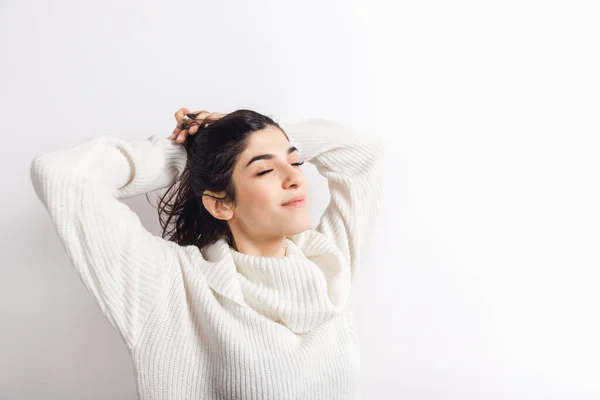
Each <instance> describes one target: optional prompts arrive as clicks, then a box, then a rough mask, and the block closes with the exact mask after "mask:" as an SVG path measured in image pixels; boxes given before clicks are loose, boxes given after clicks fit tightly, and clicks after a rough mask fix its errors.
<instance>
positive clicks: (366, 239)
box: [274, 117, 384, 283]
mask: <svg viewBox="0 0 600 400" xmlns="http://www.w3.org/2000/svg"><path fill="white" fill-rule="evenodd" d="M274 119H275V120H276V121H277V122H278V123H279V125H280V126H281V127H282V128H283V130H284V131H285V132H286V133H287V134H288V136H289V137H290V142H291V144H292V145H295V146H296V147H297V148H298V151H299V158H300V160H304V161H308V162H310V163H312V164H314V165H315V166H316V168H317V170H318V172H319V173H320V174H321V175H322V176H324V177H325V178H326V179H327V182H328V187H329V192H330V201H329V204H328V206H327V208H326V209H325V212H324V213H323V215H322V216H321V218H320V221H319V223H318V225H317V227H316V228H315V230H316V231H318V232H320V233H322V234H324V235H325V236H327V237H328V238H330V239H331V240H332V241H333V242H334V243H335V244H336V245H337V247H338V248H339V249H340V250H341V251H342V252H343V254H345V255H346V257H347V259H348V261H349V263H350V268H351V276H352V282H353V283H354V282H355V280H356V278H357V275H358V272H359V270H360V266H361V265H362V263H363V262H364V256H365V254H366V252H367V250H368V245H369V244H370V237H371V235H372V232H373V227H374V226H373V225H374V221H375V218H376V216H377V214H378V211H379V204H380V197H381V188H382V174H383V157H384V147H383V140H382V138H381V137H380V136H379V135H377V134H376V133H373V132H370V133H369V134H367V133H363V132H360V131H358V130H357V129H354V128H351V127H349V126H347V125H343V124H341V123H338V122H334V121H330V120H326V119H322V118H305V119H300V120H296V121H294V120H291V119H289V118H287V117H282V118H277V117H275V118H274Z"/></svg>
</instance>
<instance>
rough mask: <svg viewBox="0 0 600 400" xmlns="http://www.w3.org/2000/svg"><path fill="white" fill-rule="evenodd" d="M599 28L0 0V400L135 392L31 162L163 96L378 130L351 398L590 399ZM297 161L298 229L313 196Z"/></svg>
mask: <svg viewBox="0 0 600 400" xmlns="http://www.w3.org/2000/svg"><path fill="white" fill-rule="evenodd" d="M599 19H600V13H599V10H598V7H597V6H596V2H593V1H587V2H585V1H569V2H567V1H562V2H560V1H546V2H542V1H538V2H534V1H525V0H521V1H503V2H499V1H498V2H489V1H487V2H482V1H453V2H447V1H436V2H434V1H418V2H417V1H413V2H400V3H399V2H392V1H389V2H383V1H369V2H367V1H366V0H365V1H354V2H352V1H340V0H337V1H332V0H328V1H324V0H319V1H317V0H305V1H302V2H290V1H281V0H279V1H276V0H255V1H251V2H248V1H226V2H223V1H215V2H191V1H170V2H155V1H146V2H143V1H139V0H138V1H133V0H130V1H126V2H122V1H116V0H112V1H102V2H99V1H95V2H76V1H52V2H43V1H23V0H19V1H18V2H17V1H15V0H11V1H8V0H2V1H0V57H2V62H1V63H0V76H1V78H0V82H1V87H0V112H1V113H2V115H1V118H0V129H1V132H2V137H3V140H4V143H3V146H2V157H0V163H1V164H0V167H1V170H2V184H3V188H4V190H3V194H2V207H1V208H0V216H1V220H2V224H1V226H0V234H1V235H2V242H1V243H2V255H3V262H2V266H1V270H0V271H1V275H0V293H1V297H0V299H1V301H0V324H1V325H0V328H1V329H0V398H1V399H3V400H16V399H61V400H68V399H83V398H85V399H109V398H118V399H134V398H136V388H135V381H134V376H133V368H132V365H131V362H130V359H129V355H128V353H127V350H126V347H125V345H124V344H123V343H121V341H120V338H119V336H118V335H117V333H116V331H114V330H113V329H112V327H111V326H110V325H109V323H108V321H107V320H105V319H104V317H103V316H102V314H101V312H100V309H99V308H98V307H97V306H96V305H95V303H94V302H93V300H92V298H91V297H90V296H89V295H88V293H87V292H86V290H85V288H84V286H83V285H82V283H81V282H80V281H79V278H78V277H77V275H76V274H75V271H74V269H73V268H72V267H71V266H70V264H69V260H68V258H67V254H66V252H65V251H64V249H63V248H62V247H61V244H60V242H59V239H58V237H57V236H56V233H55V231H54V229H53V227H52V225H51V223H50V219H49V217H48V216H47V214H46V212H45V210H44V208H43V206H42V204H41V203H40V202H39V201H38V200H37V198H36V197H35V195H34V192H33V188H32V186H31V184H30V181H29V164H30V162H31V159H32V158H33V156H34V155H36V154H38V153H41V152H44V151H50V150H59V149H62V148H66V147H68V146H71V145H73V144H75V143H76V142H79V141H82V140H84V139H86V138H89V137H91V136H94V135H99V134H112V135H117V136H121V137H124V138H130V139H132V140H133V139H136V138H145V137H148V136H150V135H151V134H161V135H168V134H169V133H170V132H171V131H172V129H173V127H174V123H175V121H174V119H173V113H174V112H175V111H176V110H177V109H179V108H181V107H187V108H190V109H192V110H198V109H208V110H213V111H218V112H231V111H234V110H236V109H238V108H250V109H254V110H256V111H259V112H262V113H265V114H275V115H281V114H285V115H290V116H299V117H305V116H319V117H325V118H331V119H335V120H339V121H340V122H344V123H347V124H352V125H354V126H357V127H360V129H362V130H364V131H365V133H366V134H369V133H370V132H378V133H379V134H380V135H381V136H383V137H384V138H385V140H386V141H387V143H388V146H387V160H386V162H387V170H386V180H385V188H384V198H383V201H382V208H381V213H380V219H379V221H378V225H377V231H376V235H375V236H374V238H373V243H372V248H371V254H372V258H371V260H370V262H369V264H367V265H364V266H363V269H362V271H361V276H360V280H359V282H358V286H357V287H356V292H355V294H354V298H353V305H354V310H355V312H356V316H357V323H358V331H359V335H360V341H361V344H362V353H361V354H362V356H361V357H362V371H363V386H364V395H365V399H369V400H370V399H383V400H385V399H410V400H425V399H432V400H433V399H435V400H438V399H439V400H446V399H460V400H470V399H473V400H483V399H485V400H495V399H523V400H531V399H534V400H538V399H540V400H541V399H544V400H545V399H561V400H562V399H564V400H573V399H577V400H587V399H598V398H600V379H599V377H600V361H599V360H600V344H599V339H598V338H599V337H600V319H599V310H598V309H599V306H600V295H599V289H598V288H599V286H600V272H599V271H600V254H599V243H600V228H599V226H600V212H599V209H598V204H600V189H599V185H598V173H599V171H600V158H599V157H598V154H599V152H600V146H599V145H598V140H599V139H598V137H599V136H598V135H599V133H600V132H599V126H600V117H599V115H600V78H599V76H600V74H599V73H598V71H600V52H599V49H600V24H598V20H599ZM305 167H306V171H307V174H309V177H310V187H309V190H310V191H312V192H313V193H319V195H318V196H312V198H313V199H317V200H318V201H316V202H315V203H313V204H311V213H314V217H313V220H315V218H316V217H317V216H318V215H319V213H320V212H321V211H322V210H324V207H325V205H326V200H327V194H326V193H325V191H326V188H327V186H326V184H325V182H324V180H323V178H321V177H319V176H318V174H317V173H316V169H314V168H313V166H312V165H305ZM150 198H151V199H153V200H155V199H156V195H151V196H150ZM125 202H126V203H127V204H128V205H129V206H130V207H131V208H132V209H133V210H134V211H136V212H137V213H138V214H139V215H140V217H141V218H142V221H143V223H144V225H145V226H146V227H147V228H148V229H150V230H151V231H152V232H153V233H155V234H158V233H159V225H158V221H157V218H158V217H157V214H156V210H155V209H153V208H152V207H151V206H150V205H149V204H148V202H147V201H146V199H145V197H144V196H141V197H138V198H134V199H127V200H126V201H125Z"/></svg>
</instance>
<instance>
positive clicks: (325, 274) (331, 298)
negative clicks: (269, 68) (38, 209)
mask: <svg viewBox="0 0 600 400" xmlns="http://www.w3.org/2000/svg"><path fill="white" fill-rule="evenodd" d="M273 118H274V119H275V120H276V121H277V122H278V123H279V124H280V126H281V127H282V129H283V130H284V131H285V132H286V133H287V134H288V136H289V137H290V141H291V143H292V144H293V145H294V146H296V147H297V148H298V151H299V159H300V160H304V161H307V162H310V163H312V164H314V165H315V166H316V168H317V170H318V171H319V173H320V174H321V175H322V176H324V177H325V178H326V179H327V181H328V187H329V192H330V202H329V204H328V206H327V208H326V209H325V212H324V213H323V215H322V216H321V218H320V220H319V223H318V225H317V226H316V227H315V228H314V229H309V230H306V231H304V232H301V233H299V234H297V235H294V236H290V237H287V238H286V239H285V243H286V249H287V250H286V254H285V256H282V257H259V256H252V255H247V254H242V253H239V252H238V251H236V250H235V249H233V248H232V247H230V246H229V245H228V244H227V243H226V241H225V240H224V239H222V240H220V241H218V242H216V243H215V244H213V245H211V246H209V247H206V248H204V249H203V250H202V251H200V250H199V249H198V248H197V247H196V246H180V245H178V244H176V243H174V242H172V241H168V240H166V239H163V238H161V237H160V236H156V235H153V234H152V233H150V232H148V231H147V230H146V229H145V228H144V227H143V226H142V224H141V222H140V219H139V218H138V216H137V215H136V214H135V213H134V212H133V211H131V209H130V208H129V207H128V206H127V205H125V204H124V203H122V202H120V201H119V199H122V198H128V197H132V196H136V195H141V194H144V193H148V192H151V191H154V190H158V189H163V188H166V187H168V186H170V185H171V184H173V183H175V182H177V180H178V178H179V176H180V175H181V173H182V171H183V169H184V167H185V165H186V161H187V160H186V158H187V155H186V151H185V149H184V148H183V146H182V145H181V144H179V143H177V142H175V141H173V140H171V139H170V137H159V136H157V135H153V136H150V137H149V138H147V139H139V140H133V141H127V140H123V139H121V138H118V137H113V136H98V137H94V138H91V139H88V140H85V141H83V142H80V143H78V144H76V145H74V146H73V147H71V148H69V149H66V150H63V151H55V152H47V153H43V154H40V155H37V156H36V157H35V158H34V159H33V160H32V162H31V169H30V172H31V180H32V183H33V187H34V189H35V193H36V195H37V197H38V198H39V199H40V200H41V201H42V203H43V204H44V206H45V208H46V210H47V211H48V214H49V215H50V218H51V220H52V223H53V225H54V227H55V229H56V231H57V233H58V236H59V238H60V240H61V243H62V244H63V246H64V247H65V249H66V252H67V254H68V256H69V258H70V261H71V262H72V264H73V266H74V267H75V268H76V271H77V273H78V274H79V276H80V278H81V280H82V281H83V283H84V285H85V286H86V287H87V289H88V290H89V292H90V293H91V295H92V296H93V297H94V299H95V301H96V302H97V304H98V305H99V307H100V309H101V310H102V313H103V314H104V315H105V316H106V317H107V318H108V320H109V321H110V323H111V325H112V326H113V327H114V328H115V329H116V330H117V332H118V333H119V334H120V335H121V337H122V338H123V340H124V342H125V344H126V345H127V348H128V350H129V352H130V354H131V357H132V360H133V365H134V371H135V378H136V383H137V388H138V393H139V398H140V399H141V400H150V399H152V400H154V399H156V400H158V399H161V400H166V399H178V400H181V399H244V400H246V399H253V400H254V399H255V400H270V399H277V400H281V399H306V400H318V399H327V400H333V399H361V398H362V397H361V394H360V393H361V390H360V384H359V380H360V359H359V340H358V337H357V335H356V330H355V325H354V317H353V315H352V313H351V312H350V310H349V308H348V305H349V300H350V295H351V289H352V286H353V284H354V282H355V281H356V278H357V276H358V274H359V271H360V267H361V265H362V264H363V263H364V261H365V258H366V254H367V253H366V252H367V249H368V245H369V237H370V235H371V233H372V231H373V223H374V220H375V217H376V215H377V212H378V208H379V200H380V194H381V177H382V165H383V156H384V149H383V145H382V140H381V138H380V137H379V136H378V135H373V134H372V135H369V136H365V135H364V134H362V133H360V132H358V131H356V130H355V129H353V128H350V127H348V126H344V125H342V124H340V123H336V122H332V121H329V120H325V119H319V118H308V119H301V120H297V121H292V120H289V119H286V120H282V119H279V118H277V117H273Z"/></svg>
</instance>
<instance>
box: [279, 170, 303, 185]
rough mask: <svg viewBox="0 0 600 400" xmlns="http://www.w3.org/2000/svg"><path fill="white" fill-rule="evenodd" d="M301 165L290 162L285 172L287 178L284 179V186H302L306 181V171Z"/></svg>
mask: <svg viewBox="0 0 600 400" xmlns="http://www.w3.org/2000/svg"><path fill="white" fill-rule="evenodd" d="M300 168H301V167H299V166H295V165H291V164H288V166H287V167H286V169H285V171H284V173H285V174H286V175H285V179H284V180H283V187H284V188H288V187H290V186H296V187H298V186H300V185H302V184H303V183H304V173H303V172H302V170H301V169H300Z"/></svg>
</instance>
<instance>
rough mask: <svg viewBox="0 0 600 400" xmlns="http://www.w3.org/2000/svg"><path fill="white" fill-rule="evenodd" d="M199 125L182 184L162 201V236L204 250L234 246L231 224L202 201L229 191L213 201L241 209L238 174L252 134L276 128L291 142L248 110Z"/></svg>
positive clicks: (269, 122)
mask: <svg viewBox="0 0 600 400" xmlns="http://www.w3.org/2000/svg"><path fill="white" fill-rule="evenodd" d="M207 123H208V126H207ZM193 125H198V131H197V132H196V133H195V134H193V135H188V136H186V139H185V142H183V143H182V145H183V146H184V147H185V149H186V151H187V164H186V166H185V168H184V170H183V172H182V174H181V176H180V177H179V179H178V181H177V182H175V183H174V184H173V185H171V186H170V187H169V188H168V189H167V191H166V192H165V194H164V195H163V197H162V198H160V200H159V205H158V216H159V221H160V225H161V227H162V232H161V236H162V237H163V238H165V239H168V240H171V241H174V242H176V243H177V244H179V245H182V246H185V245H196V246H198V248H199V249H203V248H204V247H205V246H208V245H210V244H212V243H214V242H216V241H217V240H219V239H221V238H225V239H226V240H227V242H228V243H229V245H230V246H234V241H233V235H232V233H231V230H230V228H229V225H228V223H227V221H223V220H219V219H217V218H215V217H213V216H212V214H211V213H210V212H209V211H208V210H207V209H206V208H205V207H204V205H203V203H202V196H203V195H204V196H210V195H209V194H204V191H205V190H210V191H213V192H222V191H224V192H225V196H223V197H220V198H219V197H214V196H211V197H213V198H217V199H219V200H221V201H224V202H230V203H231V204H233V205H235V204H236V190H235V186H234V184H233V180H232V175H233V168H234V166H235V163H236V161H237V160H238V158H239V156H240V154H241V153H242V152H243V151H244V149H245V148H246V146H247V143H248V139H249V138H250V136H251V135H252V133H254V132H256V131H258V130H261V129H263V128H266V127H267V126H268V125H272V126H275V127H277V128H279V129H281V131H282V132H283V133H284V134H285V136H286V138H287V139H288V141H289V137H288V136H287V134H286V133H285V131H284V130H283V129H282V128H281V127H280V126H279V124H277V122H275V121H274V120H273V119H272V118H270V117H268V116H266V115H263V114H260V113H258V112H255V111H252V110H245V109H240V110H236V111H234V112H232V113H229V114H226V115H224V116H223V117H221V118H220V119H217V120H214V121H207V120H204V121H202V122H201V123H200V124H198V123H197V122H192V123H191V124H190V126H193ZM163 219H164V220H163Z"/></svg>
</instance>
